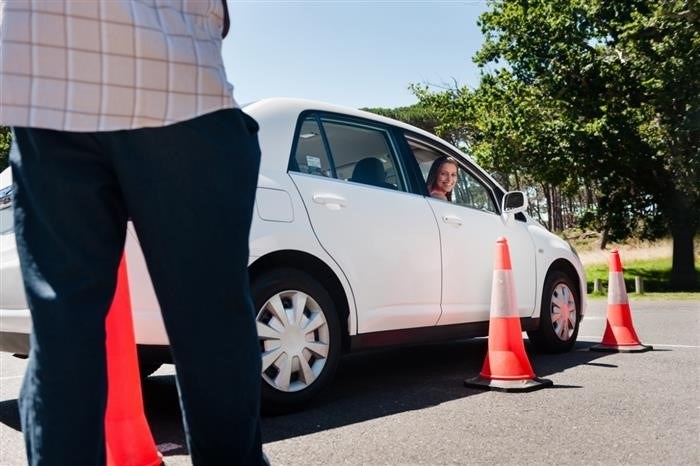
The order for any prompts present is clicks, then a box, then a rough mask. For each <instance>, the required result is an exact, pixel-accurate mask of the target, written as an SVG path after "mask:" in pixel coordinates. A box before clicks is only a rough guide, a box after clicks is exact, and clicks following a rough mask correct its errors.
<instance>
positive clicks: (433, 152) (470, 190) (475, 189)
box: [408, 138, 498, 213]
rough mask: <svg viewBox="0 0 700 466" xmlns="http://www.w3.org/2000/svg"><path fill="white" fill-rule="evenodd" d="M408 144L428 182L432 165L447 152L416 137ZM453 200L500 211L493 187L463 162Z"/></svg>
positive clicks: (467, 205) (453, 192)
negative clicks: (492, 190)
mask: <svg viewBox="0 0 700 466" xmlns="http://www.w3.org/2000/svg"><path fill="white" fill-rule="evenodd" d="M408 144H409V146H410V147H411V150H412V151H413V155H414V156H415V157H416V161H417V162H418V166H419V167H420V170H421V173H422V174H423V180H424V181H425V182H426V183H427V180H428V172H429V171H430V166H431V165H432V164H433V162H434V161H435V160H436V159H438V158H439V157H441V156H443V155H445V154H443V153H442V152H440V151H438V150H437V149H435V148H433V147H431V146H429V145H427V144H423V143H422V142H419V141H417V140H414V139H410V138H409V139H408ZM452 202H453V203H455V204H459V205H463V206H465V207H471V208H472V209H479V210H486V211H488V212H494V213H498V209H497V207H496V203H495V202H494V200H493V195H492V192H491V189H489V188H488V186H487V185H485V184H484V183H483V182H482V181H480V180H479V179H478V178H477V177H476V176H474V175H473V174H472V173H471V172H470V171H469V170H468V169H467V168H465V167H464V166H462V165H461V164H460V166H459V168H458V169H457V182H456V183H455V186H454V188H453V189H452Z"/></svg>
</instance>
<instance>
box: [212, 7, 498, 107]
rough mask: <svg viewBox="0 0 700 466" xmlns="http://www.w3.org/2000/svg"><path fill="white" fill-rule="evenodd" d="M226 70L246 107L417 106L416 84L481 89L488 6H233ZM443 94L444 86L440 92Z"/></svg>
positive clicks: (227, 39)
mask: <svg viewBox="0 0 700 466" xmlns="http://www.w3.org/2000/svg"><path fill="white" fill-rule="evenodd" d="M228 5H229V11H230V15H231V29H230V32H229V34H228V36H227V37H226V38H225V39H224V45H223V56H224V65H225V67H226V73H227V76H228V80H229V82H231V83H232V84H233V85H234V96H235V98H236V100H237V101H238V103H239V104H241V105H244V104H246V103H248V102H251V101H254V100H258V99H262V98H265V97H297V98H305V99H312V100H321V101H326V102H330V103H334V104H338V105H344V106H350V107H355V108H363V107H384V108H395V107H403V106H408V105H413V104H415V103H416V102H417V99H416V97H415V96H414V95H413V94H412V93H411V91H410V90H409V89H408V87H409V85H410V84H412V83H415V84H429V85H431V86H445V85H453V83H454V82H457V84H458V85H460V86H470V87H475V86H476V85H477V84H478V82H479V73H480V70H479V68H478V67H477V66H476V65H475V64H474V63H473V62H472V57H473V56H474V54H475V53H476V52H477V51H478V49H479V48H480V46H481V44H482V42H483V36H482V33H481V30H480V29H479V27H478V26H477V19H478V17H479V15H480V14H481V13H483V12H484V11H486V7H487V6H486V1H485V0H472V1H425V0H423V1H410V0H404V1H365V0H355V1H347V0H344V1H341V0H318V1H311V0H306V1H293V0H290V1H274V0H249V1H237V0H228ZM435 89H437V87H436V88H435Z"/></svg>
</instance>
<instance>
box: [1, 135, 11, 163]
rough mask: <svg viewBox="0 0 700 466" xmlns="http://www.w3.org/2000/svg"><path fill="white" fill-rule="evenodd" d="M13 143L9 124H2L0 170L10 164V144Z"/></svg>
mask: <svg viewBox="0 0 700 466" xmlns="http://www.w3.org/2000/svg"><path fill="white" fill-rule="evenodd" d="M11 143H12V132H11V131H10V128H8V127H7V126H0V171H3V170H4V169H5V168H7V166H8V165H9V163H10V161H9V156H10V145H11Z"/></svg>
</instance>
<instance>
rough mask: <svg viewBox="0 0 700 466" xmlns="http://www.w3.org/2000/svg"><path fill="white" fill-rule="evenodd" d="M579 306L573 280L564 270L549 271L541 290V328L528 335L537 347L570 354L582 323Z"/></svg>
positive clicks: (545, 350)
mask: <svg viewBox="0 0 700 466" xmlns="http://www.w3.org/2000/svg"><path fill="white" fill-rule="evenodd" d="M580 303H581V299H580V297H579V295H578V290H577V288H576V286H575V285H574V280H572V278H571V277H570V276H569V275H568V274H566V273H564V272H562V271H561V270H554V271H551V272H549V273H548V274H547V278H546V280H545V282H544V287H543V290H542V306H541V309H540V325H539V327H538V328H537V329H536V330H533V331H529V332H527V335H528V338H529V339H530V342H532V344H533V345H534V346H535V348H537V349H538V350H540V351H543V352H546V353H564V352H566V351H570V350H571V349H572V348H573V347H574V344H575V343H576V338H577V336H578V329H579V324H580V322H581V313H580Z"/></svg>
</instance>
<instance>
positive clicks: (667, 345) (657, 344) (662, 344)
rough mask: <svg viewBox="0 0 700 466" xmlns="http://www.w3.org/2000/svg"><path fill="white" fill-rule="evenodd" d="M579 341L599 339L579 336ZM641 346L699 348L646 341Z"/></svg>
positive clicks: (697, 346) (696, 346) (598, 338)
mask: <svg viewBox="0 0 700 466" xmlns="http://www.w3.org/2000/svg"><path fill="white" fill-rule="evenodd" d="M578 338H579V339H584V340H600V339H601V337H592V336H588V335H579V336H578ZM642 344H643V345H647V346H659V347H661V346H663V347H664V348H700V345H672V344H669V343H647V342H646V341H643V342H642Z"/></svg>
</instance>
